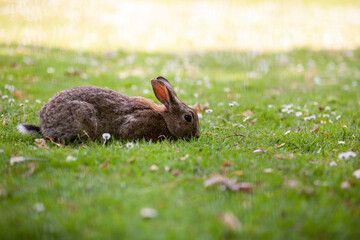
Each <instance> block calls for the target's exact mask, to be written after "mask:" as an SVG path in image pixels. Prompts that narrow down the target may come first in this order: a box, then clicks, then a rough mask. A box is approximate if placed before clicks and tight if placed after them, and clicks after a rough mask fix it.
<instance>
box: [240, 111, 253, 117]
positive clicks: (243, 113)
mask: <svg viewBox="0 0 360 240" xmlns="http://www.w3.org/2000/svg"><path fill="white" fill-rule="evenodd" d="M241 116H244V117H248V118H251V117H253V116H255V114H254V113H253V112H252V111H250V110H246V111H245V112H242V113H241Z"/></svg>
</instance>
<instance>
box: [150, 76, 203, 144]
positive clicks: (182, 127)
mask: <svg viewBox="0 0 360 240" xmlns="http://www.w3.org/2000/svg"><path fill="white" fill-rule="evenodd" d="M151 86H152V88H153V91H154V94H155V96H156V98H157V99H158V100H159V101H160V102H161V103H162V104H163V105H164V106H165V108H166V110H165V111H164V112H163V113H162V115H163V118H164V120H165V122H166V125H167V127H168V130H169V131H170V133H171V134H172V135H174V136H175V137H176V138H184V139H186V140H189V139H191V138H192V137H196V138H199V137H200V129H199V119H198V115H197V113H196V111H195V110H194V109H192V108H190V107H188V106H186V105H185V104H184V103H183V102H181V101H180V99H179V98H178V97H177V96H176V93H175V90H174V88H173V87H172V86H171V84H170V82H169V81H168V80H167V79H165V78H163V77H157V78H155V79H152V80H151Z"/></svg>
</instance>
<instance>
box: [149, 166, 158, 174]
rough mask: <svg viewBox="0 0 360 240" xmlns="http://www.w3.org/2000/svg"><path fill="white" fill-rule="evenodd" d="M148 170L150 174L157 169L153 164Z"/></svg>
mask: <svg viewBox="0 0 360 240" xmlns="http://www.w3.org/2000/svg"><path fill="white" fill-rule="evenodd" d="M149 169H150V171H152V172H156V171H157V170H159V167H158V166H156V165H155V164H153V165H151V167H150V168H149Z"/></svg>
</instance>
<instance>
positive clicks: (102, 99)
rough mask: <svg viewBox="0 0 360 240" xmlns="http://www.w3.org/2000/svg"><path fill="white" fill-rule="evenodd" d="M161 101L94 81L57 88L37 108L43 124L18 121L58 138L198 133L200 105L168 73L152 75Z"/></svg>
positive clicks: (33, 131)
mask: <svg viewBox="0 0 360 240" xmlns="http://www.w3.org/2000/svg"><path fill="white" fill-rule="evenodd" d="M151 85H152V88H153V91H154V94H155V96H156V98H157V99H158V100H159V101H160V102H161V103H162V104H163V105H157V104H155V103H154V101H152V100H151V99H147V98H144V97H129V96H127V95H125V94H122V93H118V92H116V91H113V90H111V89H107V88H100V87H95V86H83V87H74V88H69V89H65V90H62V91H60V92H58V93H56V94H55V95H54V96H53V97H52V98H50V100H49V102H48V103H46V104H45V105H44V106H43V107H42V108H41V110H40V112H39V113H38V116H39V121H40V126H35V125H30V124H20V125H18V127H17V128H18V130H19V131H20V132H21V133H23V134H41V135H43V136H45V137H48V138H51V139H54V140H58V141H65V142H67V141H74V140H76V139H83V138H90V139H91V140H94V139H100V138H101V136H102V134H103V133H110V134H112V136H113V137H114V138H115V139H125V140H139V139H143V138H144V139H146V140H148V141H150V140H152V141H157V140H161V139H175V140H176V139H185V140H190V139H192V138H193V137H194V138H199V137H200V129H199V119H198V115H197V113H196V111H195V110H194V109H193V108H190V107H188V106H187V105H185V104H184V103H183V102H181V101H180V99H179V98H178V97H177V95H176V93H175V90H174V88H173V87H172V85H171V84H170V82H169V81H168V80H167V79H165V78H164V77H161V76H159V77H157V78H155V79H152V80H151Z"/></svg>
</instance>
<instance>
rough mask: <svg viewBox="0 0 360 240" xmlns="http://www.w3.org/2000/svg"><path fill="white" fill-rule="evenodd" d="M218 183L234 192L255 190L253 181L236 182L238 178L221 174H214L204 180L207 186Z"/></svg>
mask: <svg viewBox="0 0 360 240" xmlns="http://www.w3.org/2000/svg"><path fill="white" fill-rule="evenodd" d="M217 184H221V185H223V186H225V187H226V188H228V189H230V190H231V191H233V192H240V191H243V192H252V190H253V186H252V184H251V183H247V182H236V180H234V179H228V178H226V177H224V176H221V175H215V176H212V177H211V178H209V179H207V180H206V181H205V182H204V186H205V187H210V186H213V185H217Z"/></svg>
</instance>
